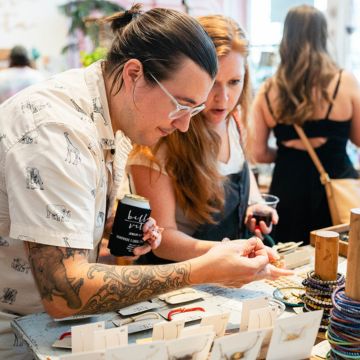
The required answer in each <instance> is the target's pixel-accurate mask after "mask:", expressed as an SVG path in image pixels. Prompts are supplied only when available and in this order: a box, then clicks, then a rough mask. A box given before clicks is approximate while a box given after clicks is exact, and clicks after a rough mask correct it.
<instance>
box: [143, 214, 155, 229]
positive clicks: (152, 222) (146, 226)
mask: <svg viewBox="0 0 360 360" xmlns="http://www.w3.org/2000/svg"><path fill="white" fill-rule="evenodd" d="M154 226H156V221H155V219H154V218H152V217H149V218H148V219H147V221H146V223H145V224H144V225H143V232H144V233H145V232H147V231H148V230H149V229H151V228H153V227H154Z"/></svg>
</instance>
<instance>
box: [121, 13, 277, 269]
mask: <svg viewBox="0 0 360 360" xmlns="http://www.w3.org/2000/svg"><path fill="white" fill-rule="evenodd" d="M198 21H199V22H200V24H201V25H202V26H203V28H204V29H205V30H206V32H207V33H208V34H209V36H210V38H211V39H212V41H213V42H214V45H215V48H216V52H217V56H218V60H219V72H218V74H217V76H216V79H215V83H214V85H213V87H212V90H211V91H210V94H209V97H208V99H207V101H206V103H205V105H206V108H205V110H203V111H202V112H201V113H199V114H197V115H196V116H195V117H194V119H193V120H192V121H191V123H190V125H189V130H188V131H187V132H186V133H182V132H173V133H172V134H171V135H169V136H167V137H166V138H163V139H161V140H160V142H159V143H158V144H157V145H156V146H155V147H153V148H151V149H150V148H144V147H142V148H139V147H138V148H137V149H136V151H135V152H134V153H133V155H132V157H130V162H129V163H128V165H130V173H131V177H132V181H133V184H132V185H133V186H134V188H135V191H136V192H137V193H138V194H140V195H143V196H145V197H147V198H149V200H150V204H151V208H152V216H154V217H155V218H156V219H157V222H158V224H159V226H161V227H163V228H164V229H165V230H164V232H163V238H162V243H161V245H160V247H159V248H158V249H156V250H154V251H153V253H149V255H147V256H145V257H142V258H141V259H140V261H144V262H147V263H149V262H150V263H156V262H161V261H163V259H166V260H172V261H182V260H185V259H189V258H192V257H195V256H199V255H201V254H203V253H205V252H206V251H207V250H209V248H211V247H213V246H214V245H215V244H216V241H221V240H222V239H224V238H228V239H239V238H240V237H241V236H242V234H243V231H244V223H246V224H247V227H248V228H249V229H250V230H251V231H252V232H254V233H256V234H257V235H258V236H261V233H268V232H269V231H270V228H271V225H270V224H268V226H267V225H266V224H265V223H264V222H260V227H257V228H256V226H255V219H253V218H252V214H253V211H254V210H255V209H256V208H263V207H264V205H259V204H256V205H252V206H249V207H248V203H251V202H254V203H256V202H259V201H260V199H261V198H260V193H259V190H258V188H257V186H256V182H255V179H254V176H253V175H252V173H251V171H250V170H249V167H248V164H247V162H246V159H245V155H244V152H243V147H244V146H245V144H246V137H247V136H246V135H247V117H248V107H249V101H250V94H251V89H250V80H249V68H248V64H247V56H248V41H247V39H246V36H245V33H244V31H243V30H242V29H241V28H240V27H239V26H238V24H237V23H236V22H235V21H234V20H232V19H230V18H227V17H224V16H220V15H216V16H204V17H200V18H198ZM163 90H164V92H167V90H166V89H165V88H163ZM181 100H182V101H183V102H184V103H186V101H187V100H186V99H181ZM249 194H250V195H249ZM266 210H267V211H269V212H270V214H271V217H272V219H271V221H272V222H273V223H276V222H277V213H276V211H274V210H273V209H270V208H267V209H266ZM199 239H201V240H203V241H199ZM180 249H181V250H180ZM159 258H161V259H159Z"/></svg>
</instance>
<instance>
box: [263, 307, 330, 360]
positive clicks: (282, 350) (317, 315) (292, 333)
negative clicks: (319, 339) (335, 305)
mask: <svg viewBox="0 0 360 360" xmlns="http://www.w3.org/2000/svg"><path fill="white" fill-rule="evenodd" d="M322 313H323V311H322V310H320V311H313V312H309V313H303V314H299V315H296V316H291V317H287V318H284V319H278V320H276V322H275V325H274V329H273V333H272V336H271V340H270V344H269V349H268V352H267V356H266V360H288V359H291V360H301V359H306V358H309V357H310V355H311V350H312V347H313V346H314V343H315V340H316V336H317V334H318V330H319V326H320V322H321V318H322Z"/></svg>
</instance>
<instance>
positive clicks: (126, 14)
mask: <svg viewBox="0 0 360 360" xmlns="http://www.w3.org/2000/svg"><path fill="white" fill-rule="evenodd" d="M141 6H142V5H141V4H135V5H133V6H132V7H131V9H130V10H126V11H121V12H118V13H115V14H113V15H111V16H109V17H107V18H105V19H104V22H106V23H108V22H109V23H111V25H110V26H111V30H112V31H113V32H114V33H116V32H118V31H119V30H120V29H122V28H124V27H125V26H126V25H128V24H129V23H130V22H131V21H132V20H134V19H136V18H137V17H139V16H140V15H141V14H142V11H141Z"/></svg>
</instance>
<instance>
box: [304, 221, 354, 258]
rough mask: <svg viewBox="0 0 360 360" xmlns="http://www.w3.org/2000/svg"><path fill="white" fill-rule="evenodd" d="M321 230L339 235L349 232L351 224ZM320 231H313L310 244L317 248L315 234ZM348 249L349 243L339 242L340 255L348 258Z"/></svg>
mask: <svg viewBox="0 0 360 360" xmlns="http://www.w3.org/2000/svg"><path fill="white" fill-rule="evenodd" d="M319 230H326V231H335V232H337V233H342V232H345V231H347V232H349V230H350V225H349V224H341V225H334V226H329V227H327V228H324V229H319ZM319 230H314V231H311V233H310V244H311V245H312V246H315V232H316V231H319ZM347 249H348V242H347V241H342V240H339V255H341V256H344V257H347Z"/></svg>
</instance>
